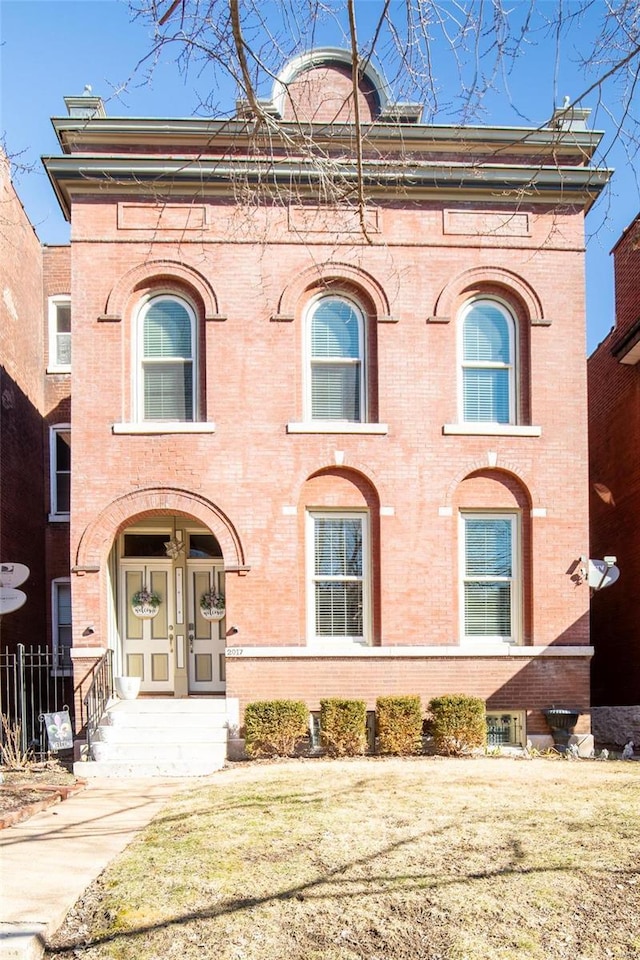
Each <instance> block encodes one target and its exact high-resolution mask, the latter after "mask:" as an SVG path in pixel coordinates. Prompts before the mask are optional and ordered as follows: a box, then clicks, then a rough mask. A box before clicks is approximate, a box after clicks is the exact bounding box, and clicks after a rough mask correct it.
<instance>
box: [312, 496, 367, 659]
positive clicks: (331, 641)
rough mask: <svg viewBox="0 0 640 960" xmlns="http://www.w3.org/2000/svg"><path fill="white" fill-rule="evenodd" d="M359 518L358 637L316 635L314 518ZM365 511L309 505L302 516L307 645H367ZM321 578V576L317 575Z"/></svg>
mask: <svg viewBox="0 0 640 960" xmlns="http://www.w3.org/2000/svg"><path fill="white" fill-rule="evenodd" d="M318 519H329V520H353V519H357V520H361V521H362V637H361V638H352V637H319V636H317V635H316V597H315V580H316V578H315V521H316V520H318ZM369 545H370V531H369V514H368V513H367V512H366V511H364V510H326V509H322V508H321V507H318V508H310V509H308V510H307V515H306V587H307V646H309V647H319V648H322V649H327V648H330V649H333V648H335V647H343V648H344V647H345V646H346V647H350V648H355V649H362V648H363V647H369V646H370V645H371V551H370V546H369ZM320 579H321V578H320Z"/></svg>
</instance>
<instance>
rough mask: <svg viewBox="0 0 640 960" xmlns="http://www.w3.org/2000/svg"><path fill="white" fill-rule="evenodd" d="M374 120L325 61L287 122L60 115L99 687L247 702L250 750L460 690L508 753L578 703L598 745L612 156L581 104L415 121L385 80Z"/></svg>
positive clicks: (275, 113) (545, 733) (311, 72)
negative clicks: (282, 710)
mask: <svg viewBox="0 0 640 960" xmlns="http://www.w3.org/2000/svg"><path fill="white" fill-rule="evenodd" d="M354 102H355V101H354V97H353V89H352V81H351V75H350V68H349V58H348V57H347V56H346V54H345V52H344V51H340V50H333V49H325V50H320V51H314V53H312V54H308V55H305V56H302V57H299V58H297V59H296V60H294V61H292V62H291V63H290V64H288V65H287V66H286V67H285V68H284V70H283V72H282V74H281V75H280V77H279V78H278V79H277V80H276V82H275V83H274V87H273V95H272V98H271V100H270V101H264V102H262V103H261V107H262V109H263V111H264V113H265V115H266V116H268V117H269V118H270V119H269V126H268V128H267V127H266V126H265V124H262V125H260V124H256V122H255V120H254V118H252V116H251V114H250V111H249V110H248V107H247V105H246V104H243V103H239V104H238V113H237V116H236V118H235V119H234V120H212V119H193V118H191V119H175V120H171V119H151V118H145V119H122V118H109V117H107V116H106V115H105V112H104V108H103V104H102V102H101V101H100V100H99V98H93V97H89V98H86V97H85V98H68V99H67V105H68V107H69V116H68V117H64V118H57V119H54V121H53V123H54V127H55V129H56V132H57V136H58V139H59V142H60V146H61V150H62V155H61V156H56V157H47V158H45V160H44V163H45V167H46V169H47V172H48V174H49V177H50V180H51V182H52V185H53V188H54V190H55V191H56V194H57V196H58V199H59V202H60V204H61V207H62V210H63V211H64V213H65V216H66V217H67V218H68V219H69V220H70V221H71V228H72V240H71V278H72V280H71V302H72V316H73V321H72V326H73V378H74V395H73V427H72V435H73V444H72V454H71V475H72V478H73V479H72V498H71V586H72V595H73V634H72V644H73V645H72V651H71V655H72V658H73V663H74V671H75V678H76V682H77V685H78V691H79V693H80V694H81V693H82V692H83V690H85V689H86V685H87V681H88V678H89V677H90V676H91V671H92V670H93V669H94V668H95V664H96V662H97V661H98V659H99V658H101V657H102V656H103V655H104V653H105V650H107V649H110V650H112V651H113V658H114V662H115V670H116V672H118V673H126V674H129V675H135V676H138V677H140V678H141V689H142V693H143V694H158V695H164V697H171V698H180V699H183V698H189V697H194V696H195V695H200V696H202V695H218V696H221V695H223V694H224V695H225V698H226V699H225V703H226V709H227V716H228V718H229V723H230V726H231V727H233V726H235V727H240V726H241V722H242V715H243V710H244V707H245V706H246V704H247V703H248V702H250V701H253V700H259V699H266V698H280V697H287V698H296V699H298V698H299V699H304V700H305V701H306V702H307V703H308V705H309V708H310V710H317V709H318V706H319V700H320V698H321V697H326V696H346V697H360V698H363V699H365V700H366V702H367V705H368V708H369V709H370V710H371V709H373V708H374V706H375V699H376V697H377V696H379V695H383V694H390V693H418V694H420V695H421V697H422V698H423V701H424V703H425V705H426V703H427V702H428V700H429V699H430V698H431V697H432V696H434V695H437V694H442V693H454V692H465V693H469V694H474V695H477V696H480V697H482V698H483V699H485V700H486V702H487V710H488V711H489V712H490V713H491V714H493V715H497V716H499V718H502V719H501V720H500V722H502V723H503V724H504V725H505V729H506V730H507V736H506V739H507V740H509V741H511V742H524V740H525V739H527V738H528V739H530V740H532V741H533V742H534V743H539V744H545V743H547V742H550V737H549V729H548V727H547V725H546V722H545V719H544V715H543V713H542V710H543V709H544V708H546V707H549V706H551V705H552V704H556V705H559V706H571V707H577V708H579V709H580V710H581V711H582V716H581V718H580V721H579V726H578V728H577V733H578V734H579V735H580V739H581V742H583V743H584V744H585V745H587V746H588V745H589V740H588V734H589V714H588V711H589V704H590V700H589V664H590V658H591V655H592V648H591V646H590V645H589V614H588V611H589V591H588V588H587V587H586V585H584V584H580V583H578V582H577V578H576V577H575V576H574V575H573V571H574V570H575V565H576V563H577V561H578V558H579V557H580V556H581V555H584V554H585V553H586V550H587V543H588V502H587V492H586V491H587V427H586V404H585V397H586V371H585V363H584V354H585V310H584V217H585V214H586V212H587V211H588V210H589V208H590V206H591V205H592V203H593V201H594V200H595V199H596V197H597V195H598V193H599V191H600V190H601V188H602V187H603V186H604V184H605V183H606V181H607V178H608V171H604V170H598V169H594V168H592V167H590V166H589V159H590V157H591V156H592V154H593V152H594V150H595V148H596V146H597V144H598V142H599V139H600V134H597V133H594V132H592V131H589V130H588V129H587V127H586V122H585V121H586V116H587V114H588V111H577V110H572V111H568V112H567V111H564V112H563V111H560V112H558V114H557V115H556V116H555V117H554V118H553V119H552V121H550V124H549V126H548V127H545V128H543V129H537V130H534V129H524V128H501V127H486V128H485V127H467V128H463V129H461V128H453V127H444V126H425V125H422V124H421V123H420V122H419V117H420V109H419V107H418V106H416V105H415V104H406V103H395V102H394V101H393V100H392V98H391V96H390V94H389V91H388V89H387V88H386V86H385V84H384V81H383V80H382V78H381V76H380V74H379V73H378V72H377V71H376V70H375V69H374V68H373V67H372V66H371V65H369V66H367V68H366V69H365V70H364V73H363V75H362V77H361V78H360V81H359V86H358V96H357V107H358V110H357V112H356V110H355V108H354ZM356 116H357V117H358V118H359V122H360V124H361V125H362V129H363V130H365V131H366V136H364V137H363V139H362V142H361V146H362V150H361V151H359V149H358V146H359V144H358V141H357V138H356V137H355V131H356V129H358V128H357V124H356V122H355V117H356ZM294 120H295V122H294ZM274 144H275V146H274ZM360 154H361V155H360ZM359 168H360V169H361V176H358V169H359ZM327 169H331V171H334V172H335V171H336V169H337V170H338V172H339V173H338V179H337V181H336V179H335V177H333V178H329V177H327V173H326V171H327ZM336 184H337V185H336ZM345 186H346V187H348V188H349V190H350V194H351V196H352V197H353V198H355V197H357V196H358V194H359V187H361V188H362V191H363V193H364V195H366V204H362V205H358V203H357V202H355V201H353V202H351V203H347V202H345V201H344V200H341V199H337V200H336V199H335V197H334V193H332V191H334V192H335V191H342V193H344V190H345ZM560 385H562V386H561V388H560ZM61 422H62V421H61ZM141 588H148V590H149V591H151V592H154V593H156V594H157V595H158V596H159V597H160V599H161V604H160V607H159V612H158V614H157V616H155V617H154V618H152V619H141V618H140V617H139V616H137V615H135V614H134V612H133V608H132V601H133V597H134V595H135V594H136V593H137V592H138V591H139V590H140V589H141ZM208 589H214V590H215V591H217V592H219V593H220V594H223V595H224V598H225V617H224V619H223V620H218V621H211V620H208V619H206V618H205V617H204V616H203V613H202V611H201V608H200V598H201V597H202V596H203V595H204V594H205V593H206V592H207V590H208ZM583 738H586V739H583Z"/></svg>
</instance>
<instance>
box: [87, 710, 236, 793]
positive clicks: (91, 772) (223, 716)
mask: <svg viewBox="0 0 640 960" xmlns="http://www.w3.org/2000/svg"><path fill="white" fill-rule="evenodd" d="M227 738H228V722H227V707H226V700H225V699H224V697H198V698H195V697H194V698H185V699H175V698H173V697H166V698H165V697H149V698H148V699H145V698H144V697H142V698H139V699H137V700H117V699H114V700H112V701H110V702H109V704H108V705H107V708H106V710H105V713H104V715H103V717H102V720H101V722H100V726H99V727H98V732H97V736H96V738H95V740H94V741H93V742H92V744H91V756H90V757H87V758H86V759H83V760H80V761H78V762H76V763H75V764H74V767H73V771H74V773H75V774H76V775H77V776H80V777H84V778H87V777H204V776H207V775H208V774H210V773H214V772H215V771H216V770H220V769H221V768H222V767H223V766H224V763H225V760H226V758H227Z"/></svg>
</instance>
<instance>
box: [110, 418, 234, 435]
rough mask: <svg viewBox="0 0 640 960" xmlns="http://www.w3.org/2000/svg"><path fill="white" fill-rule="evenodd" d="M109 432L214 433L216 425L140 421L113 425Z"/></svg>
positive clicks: (201, 422)
mask: <svg viewBox="0 0 640 960" xmlns="http://www.w3.org/2000/svg"><path fill="white" fill-rule="evenodd" d="M111 430H112V432H113V433H114V434H118V435H127V434H149V435H151V434H158V433H215V432H216V425H215V423H212V422H207V423H204V422H203V421H197V420H196V421H195V423H194V422H193V421H191V420H142V421H140V422H139V423H138V422H135V423H113V424H112V425H111Z"/></svg>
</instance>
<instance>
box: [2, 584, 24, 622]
mask: <svg viewBox="0 0 640 960" xmlns="http://www.w3.org/2000/svg"><path fill="white" fill-rule="evenodd" d="M26 599H27V595H26V593H23V591H22V590H14V589H13V588H12V587H0V616H2V614H3V613H15V611H16V610H19V609H20V607H21V606H23V604H24V602H25V600H26Z"/></svg>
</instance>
